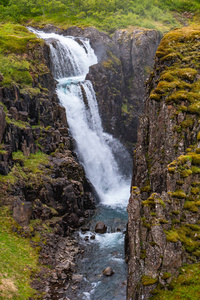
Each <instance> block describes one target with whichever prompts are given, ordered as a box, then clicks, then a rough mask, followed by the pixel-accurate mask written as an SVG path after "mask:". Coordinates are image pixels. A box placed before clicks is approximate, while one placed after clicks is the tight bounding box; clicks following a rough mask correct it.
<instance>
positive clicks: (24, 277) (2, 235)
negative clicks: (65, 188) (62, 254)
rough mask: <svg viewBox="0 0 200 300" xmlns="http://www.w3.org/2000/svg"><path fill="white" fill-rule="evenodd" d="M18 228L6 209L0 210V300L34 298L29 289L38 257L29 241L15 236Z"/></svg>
mask: <svg viewBox="0 0 200 300" xmlns="http://www.w3.org/2000/svg"><path fill="white" fill-rule="evenodd" d="M15 226H18V225H17V224H16V223H15V222H14V221H13V219H12V218H11V217H10V213H9V210H8V208H5V207H1V210H0V257H1V259H0V299H16V300H20V299H21V300H25V299H27V300H28V299H29V298H30V297H34V299H36V296H35V291H34V290H33V289H32V288H31V287H30V281H31V275H33V272H36V271H37V270H38V266H37V261H38V255H37V252H36V250H34V249H33V248H32V247H31V246H30V244H29V240H28V239H25V238H23V237H19V236H17V235H16V234H15V233H14V232H13V231H12V228H13V227H15Z"/></svg>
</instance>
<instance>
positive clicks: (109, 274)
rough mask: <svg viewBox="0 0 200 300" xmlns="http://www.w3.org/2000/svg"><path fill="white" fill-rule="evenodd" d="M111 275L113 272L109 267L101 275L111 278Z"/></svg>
mask: <svg viewBox="0 0 200 300" xmlns="http://www.w3.org/2000/svg"><path fill="white" fill-rule="evenodd" d="M113 274H114V271H113V269H112V268H111V267H110V266H109V267H107V268H106V269H104V270H103V275H105V276H111V275H113Z"/></svg>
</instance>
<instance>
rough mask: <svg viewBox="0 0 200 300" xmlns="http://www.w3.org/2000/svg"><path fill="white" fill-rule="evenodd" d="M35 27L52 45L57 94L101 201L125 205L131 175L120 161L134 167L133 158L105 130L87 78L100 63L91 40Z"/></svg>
mask: <svg viewBox="0 0 200 300" xmlns="http://www.w3.org/2000/svg"><path fill="white" fill-rule="evenodd" d="M32 31H33V32H34V33H36V34H37V35H38V36H39V37H41V38H42V39H44V40H45V41H46V42H47V43H48V44H49V45H50V49H51V61H52V72H53V74H54V77H55V78H56V79H57V81H58V82H59V84H58V86H57V94H58V97H59V100H60V102H61V104H62V105H63V106H64V107H65V108H66V112H67V120H68V124H69V127H70V131H71V134H72V136H73V138H74V139H75V141H76V145H77V153H78V157H79V160H80V162H81V163H82V164H83V166H84V169H85V172H86V175H87V177H88V178H89V180H90V181H91V183H92V184H93V186H94V188H95V190H96V192H97V193H98V195H99V198H100V200H101V203H103V204H104V205H110V206H122V207H125V206H126V205H127V200H128V198H129V189H130V179H129V178H127V176H125V174H122V172H121V171H120V166H119V162H120V160H123V165H124V164H125V165H126V166H127V168H130V165H131V164H130V158H129V155H128V153H127V151H126V150H125V149H124V147H123V146H122V145H121V143H120V142H119V141H118V140H117V139H115V138H113V137H112V135H110V134H107V133H105V132H104V131H103V127H102V123H101V119H100V116H99V111H98V105H97V101H96V96H95V92H94V90H93V86H92V84H91V82H90V81H88V80H85V77H86V74H87V73H88V71H89V67H90V66H91V65H93V64H96V63H97V57H96V55H95V54H94V51H93V49H92V48H91V46H90V43H89V40H88V39H85V38H75V37H71V36H67V37H66V36H62V35H58V34H55V33H44V32H41V31H36V30H32ZM116 153H117V158H118V159H117V158H116V156H115V154H116Z"/></svg>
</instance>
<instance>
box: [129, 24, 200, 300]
mask: <svg viewBox="0 0 200 300" xmlns="http://www.w3.org/2000/svg"><path fill="white" fill-rule="evenodd" d="M199 45H200V28H199V27H196V28H195V27H187V28H183V29H177V30H174V31H172V32H170V33H169V34H166V36H165V37H164V38H163V40H162V41H161V44H160V46H159V48H158V50H157V52H156V61H155V65H154V69H153V72H152V74H151V77H150V79H149V80H148V83H147V99H146V101H145V108H144V115H143V117H142V118H141V119H140V126H139V130H138V141H137V147H136V150H135V157H134V168H133V181H132V194H131V197H130V200H129V205H128V214H129V221H128V235H127V239H128V243H127V259H128V269H129V271H128V272H129V273H128V290H127V295H128V296H127V299H149V298H150V297H151V296H153V295H155V299H165V298H164V296H165V292H164V290H165V289H167V288H168V287H169V288H170V290H172V292H171V294H170V295H171V298H170V299H175V298H172V297H175V296H176V294H173V289H174V287H175V283H176V280H175V279H174V278H175V277H176V276H177V275H178V274H179V268H180V267H181V266H182V265H183V263H187V264H190V263H197V262H198V261H199V245H200V237H199V233H198V232H199V230H200V226H199V224H200V218H199V200H200V193H199V191H200V190H199V188H200V186H199V184H200V182H199V174H200V172H199V171H200V169H199V165H200V154H199V153H200V150H199V148H200V143H199V139H200V137H199V130H200V122H199V99H200V98H199V93H200V67H199V66H200V64H199V63H200V57H199ZM184 271H185V270H184ZM185 276H186V275H185ZM174 293H175V292H174ZM162 297H163V298H162ZM166 299H168V298H166Z"/></svg>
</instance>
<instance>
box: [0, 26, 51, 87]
mask: <svg viewBox="0 0 200 300" xmlns="http://www.w3.org/2000/svg"><path fill="white" fill-rule="evenodd" d="M42 44H43V41H42V40H40V39H38V38H36V36H35V35H34V34H32V33H30V32H29V31H28V30H27V29H26V28H25V27H24V26H21V25H18V24H11V23H5V24H0V75H1V76H2V80H0V87H1V86H6V87H9V86H10V85H12V84H14V85H16V86H18V87H19V88H20V89H24V91H26V88H28V89H30V88H31V87H32V82H33V78H34V76H35V75H36V74H37V76H38V75H39V74H44V73H47V72H48V69H47V67H45V65H44V64H43V62H42V61H41V59H40V51H41V50H40V45H42ZM30 51H31V54H30ZM37 92H38V91H37Z"/></svg>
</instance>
